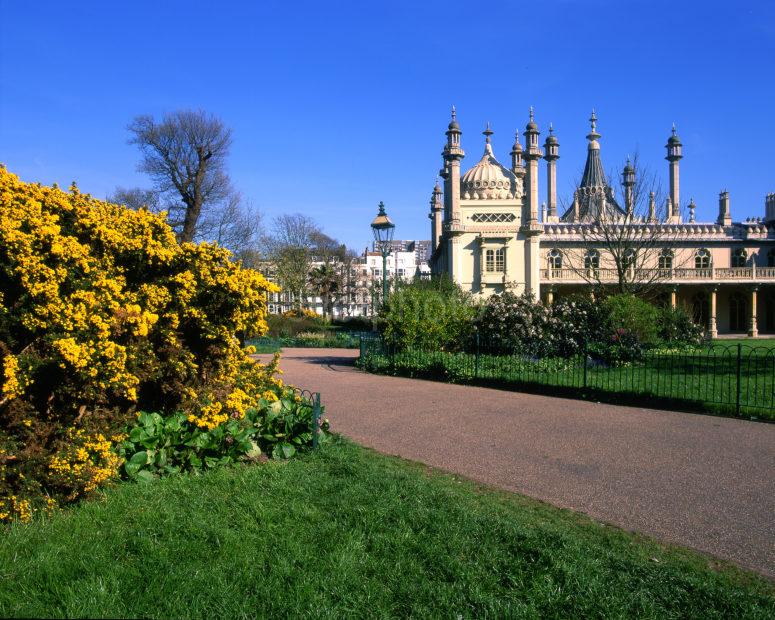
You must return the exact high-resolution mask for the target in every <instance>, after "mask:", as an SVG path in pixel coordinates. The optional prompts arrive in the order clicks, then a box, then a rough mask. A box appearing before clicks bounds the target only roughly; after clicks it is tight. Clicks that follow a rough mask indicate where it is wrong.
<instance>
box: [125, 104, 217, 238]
mask: <svg viewBox="0 0 775 620" xmlns="http://www.w3.org/2000/svg"><path fill="white" fill-rule="evenodd" d="M128 129H129V132H130V133H131V134H132V137H131V138H130V140H129V143H130V144H136V145H137V146H138V147H139V148H140V151H141V153H142V160H141V161H140V164H139V166H138V168H139V170H140V171H141V172H145V173H147V174H148V175H149V176H150V177H151V179H152V180H153V182H154V188H153V189H154V191H155V192H156V193H157V195H158V196H159V197H162V198H166V199H167V200H168V205H169V206H170V207H171V208H170V214H169V217H170V223H171V224H172V225H173V227H174V228H176V230H177V232H178V238H179V240H180V241H193V240H194V239H195V237H196V231H197V224H198V223H199V221H200V217H201V216H202V212H203V210H205V209H207V208H208V207H211V206H214V205H219V204H220V203H221V202H222V201H224V200H227V199H228V198H229V196H230V195H231V194H232V188H231V183H230V181H229V177H228V175H227V174H226V171H225V165H226V157H227V156H228V154H229V148H230V146H231V130H230V129H228V128H227V127H226V126H225V125H224V124H223V122H222V121H221V120H220V119H219V118H217V117H215V116H213V115H212V114H208V113H207V112H204V111H202V110H178V111H176V112H172V113H170V114H166V115H165V116H164V117H163V118H162V120H161V121H160V122H157V121H155V120H154V118H153V117H152V116H149V115H142V116H138V117H136V118H135V119H134V121H132V123H131V124H130V125H129V127H128Z"/></svg>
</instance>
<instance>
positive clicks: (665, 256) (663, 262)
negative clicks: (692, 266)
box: [659, 250, 673, 269]
mask: <svg viewBox="0 0 775 620" xmlns="http://www.w3.org/2000/svg"><path fill="white" fill-rule="evenodd" d="M659 268H660V269H672V268H673V250H662V251H661V252H660V253H659Z"/></svg>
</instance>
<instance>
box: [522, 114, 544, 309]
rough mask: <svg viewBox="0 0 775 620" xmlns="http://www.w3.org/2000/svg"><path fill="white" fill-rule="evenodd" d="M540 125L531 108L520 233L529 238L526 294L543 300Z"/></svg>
mask: <svg viewBox="0 0 775 620" xmlns="http://www.w3.org/2000/svg"><path fill="white" fill-rule="evenodd" d="M538 134H539V131H538V125H536V122H535V119H534V118H533V108H532V107H531V108H530V120H529V121H528V123H527V126H526V127H525V134H524V135H525V159H526V160H527V174H526V176H525V181H526V184H525V191H524V196H525V200H526V202H527V209H526V211H527V218H525V219H523V220H522V227H521V228H520V231H521V232H522V233H523V234H524V235H525V237H527V239H526V243H525V292H527V293H530V294H531V295H532V296H533V299H541V286H540V270H539V258H538V240H539V235H540V234H541V231H542V230H543V227H542V226H541V224H539V223H538V160H539V159H541V156H542V155H543V153H541V149H540V148H538Z"/></svg>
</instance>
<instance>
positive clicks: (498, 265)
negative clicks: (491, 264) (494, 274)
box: [495, 248, 506, 271]
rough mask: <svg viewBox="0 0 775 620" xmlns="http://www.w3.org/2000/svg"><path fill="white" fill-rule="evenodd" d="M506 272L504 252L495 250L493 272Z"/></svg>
mask: <svg viewBox="0 0 775 620" xmlns="http://www.w3.org/2000/svg"><path fill="white" fill-rule="evenodd" d="M505 270H506V250H504V249H503V248H501V249H500V250H495V271H505Z"/></svg>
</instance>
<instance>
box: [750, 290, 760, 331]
mask: <svg viewBox="0 0 775 620" xmlns="http://www.w3.org/2000/svg"><path fill="white" fill-rule="evenodd" d="M757 290H758V289H757V288H756V287H755V286H754V287H753V288H752V289H751V321H750V323H749V324H748V335H749V336H750V337H751V338H756V336H758V335H759V326H758V324H757V323H758V322H757V316H756V293H757Z"/></svg>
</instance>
